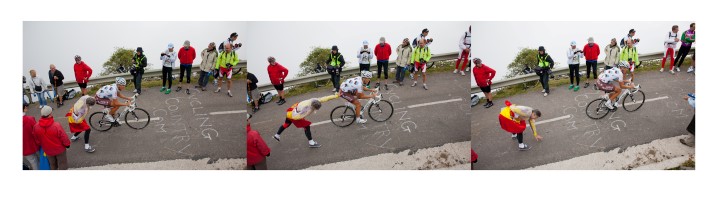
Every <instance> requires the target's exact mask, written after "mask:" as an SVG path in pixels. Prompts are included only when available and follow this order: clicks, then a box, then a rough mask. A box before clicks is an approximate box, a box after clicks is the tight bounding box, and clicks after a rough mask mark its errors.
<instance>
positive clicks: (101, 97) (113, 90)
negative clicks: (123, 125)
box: [95, 77, 130, 126]
mask: <svg viewBox="0 0 720 197" xmlns="http://www.w3.org/2000/svg"><path fill="white" fill-rule="evenodd" d="M125 85H126V82H125V78H122V77H117V78H115V83H114V84H110V85H106V86H103V87H102V88H100V89H99V90H98V91H97V93H95V102H96V103H97V104H98V105H102V106H105V107H110V113H109V114H106V115H105V120H107V121H110V122H112V123H114V125H115V126H119V124H117V121H116V120H115V112H116V111H117V110H118V109H119V108H120V106H129V105H130V98H129V97H126V96H123V95H122V94H121V93H120V91H123V90H125ZM118 97H120V98H122V99H125V100H126V101H125V103H120V101H118Z"/></svg>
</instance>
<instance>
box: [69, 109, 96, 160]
mask: <svg viewBox="0 0 720 197" xmlns="http://www.w3.org/2000/svg"><path fill="white" fill-rule="evenodd" d="M93 105H95V98H94V97H92V96H87V95H86V96H82V97H80V99H78V101H77V102H75V105H73V107H72V108H70V111H68V113H67V114H65V116H66V117H68V127H69V128H70V132H71V133H73V136H72V137H70V141H73V142H74V141H76V140H78V139H79V138H80V137H79V136H80V133H84V136H83V138H84V141H85V152H87V153H92V152H95V149H94V148H93V147H92V146H90V125H88V123H87V121H85V117H86V116H87V115H88V114H89V113H90V108H91V107H92V106H93Z"/></svg>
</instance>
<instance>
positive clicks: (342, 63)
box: [325, 52, 345, 68]
mask: <svg viewBox="0 0 720 197" xmlns="http://www.w3.org/2000/svg"><path fill="white" fill-rule="evenodd" d="M335 56H340V57H338V61H340V68H342V67H343V66H345V58H343V55H342V54H340V52H338V53H337V55H335ZM332 57H333V54H332V53H330V56H328V59H327V61H325V63H326V64H327V65H330V62H331V61H332V59H333V58H332Z"/></svg>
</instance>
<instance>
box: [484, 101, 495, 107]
mask: <svg viewBox="0 0 720 197" xmlns="http://www.w3.org/2000/svg"><path fill="white" fill-rule="evenodd" d="M493 105H495V104H493V103H492V102H490V103H488V104H487V105H485V108H490V107H492V106H493Z"/></svg>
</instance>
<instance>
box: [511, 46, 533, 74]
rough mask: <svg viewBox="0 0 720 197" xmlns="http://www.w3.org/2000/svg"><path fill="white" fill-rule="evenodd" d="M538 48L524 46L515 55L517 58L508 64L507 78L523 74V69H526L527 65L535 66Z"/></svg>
mask: <svg viewBox="0 0 720 197" xmlns="http://www.w3.org/2000/svg"><path fill="white" fill-rule="evenodd" d="M537 54H538V50H537V49H531V48H523V49H521V50H520V52H518V54H517V55H516V56H515V60H513V62H512V63H510V64H508V66H507V68H508V71H509V72H508V74H507V75H505V78H511V77H514V76H517V75H519V74H523V70H525V67H529V68H530V69H533V68H535V67H536V66H537V65H536V64H537V61H538V60H537Z"/></svg>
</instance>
